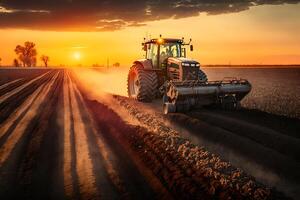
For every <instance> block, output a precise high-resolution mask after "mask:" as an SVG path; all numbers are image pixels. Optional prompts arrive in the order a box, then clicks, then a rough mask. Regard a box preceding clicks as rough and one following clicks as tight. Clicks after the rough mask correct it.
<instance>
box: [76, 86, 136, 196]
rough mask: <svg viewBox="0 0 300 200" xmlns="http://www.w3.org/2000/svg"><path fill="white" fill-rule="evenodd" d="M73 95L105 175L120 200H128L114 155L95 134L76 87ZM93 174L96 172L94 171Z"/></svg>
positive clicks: (100, 137)
mask: <svg viewBox="0 0 300 200" xmlns="http://www.w3.org/2000/svg"><path fill="white" fill-rule="evenodd" d="M74 90H75V95H76V98H77V100H78V102H79V106H80V108H81V111H82V112H81V115H82V116H83V117H85V122H86V127H87V129H88V130H87V132H88V133H90V134H89V135H88V138H89V140H90V142H89V143H90V144H92V143H93V142H94V141H96V144H95V146H97V147H98V149H99V153H100V156H101V158H102V159H101V160H102V161H103V166H104V167H105V170H106V172H107V175H108V176H109V178H110V181H111V182H112V183H113V185H114V187H115V188H116V189H117V190H118V193H119V194H120V196H121V198H128V197H129V195H130V194H129V193H128V191H127V189H126V187H125V185H124V181H123V180H122V179H121V178H120V175H119V173H118V172H117V171H116V169H115V166H114V164H113V162H114V160H116V158H115V155H114V154H113V153H112V151H111V150H110V148H109V147H108V146H107V145H106V144H105V142H104V141H103V138H102V136H101V135H100V134H96V133H97V130H96V129H95V125H94V122H93V120H92V118H91V116H90V114H89V112H88V110H87V108H86V105H85V103H84V100H83V98H82V96H81V94H80V92H79V90H78V89H77V87H76V85H74ZM95 173H97V171H96V170H95Z"/></svg>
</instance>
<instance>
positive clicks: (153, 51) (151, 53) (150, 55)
mask: <svg viewBox="0 0 300 200" xmlns="http://www.w3.org/2000/svg"><path fill="white" fill-rule="evenodd" d="M148 45H150V46H148V49H147V59H149V60H151V61H152V66H153V67H154V68H157V53H158V45H157V44H148Z"/></svg>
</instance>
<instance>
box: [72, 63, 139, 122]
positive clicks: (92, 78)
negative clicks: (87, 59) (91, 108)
mask: <svg viewBox="0 0 300 200" xmlns="http://www.w3.org/2000/svg"><path fill="white" fill-rule="evenodd" d="M72 74H73V75H74V76H75V78H76V80H77V81H78V82H79V83H80V87H81V88H82V89H84V90H85V91H87V92H86V94H85V95H86V96H87V97H88V99H96V100H100V101H101V103H103V104H104V105H107V106H108V107H110V108H112V109H113V110H114V111H115V112H117V113H118V114H120V115H122V118H123V119H124V120H125V121H127V122H130V123H131V124H133V125H141V123H139V122H138V120H136V119H135V118H134V117H132V116H131V115H129V114H128V112H127V111H126V110H125V109H121V108H122V107H120V106H119V105H118V104H117V103H116V101H115V100H114V98H113V97H112V94H118V95H121V96H127V74H128V69H127V68H118V69H111V70H106V71H97V70H94V69H82V68H80V69H74V70H72Z"/></svg>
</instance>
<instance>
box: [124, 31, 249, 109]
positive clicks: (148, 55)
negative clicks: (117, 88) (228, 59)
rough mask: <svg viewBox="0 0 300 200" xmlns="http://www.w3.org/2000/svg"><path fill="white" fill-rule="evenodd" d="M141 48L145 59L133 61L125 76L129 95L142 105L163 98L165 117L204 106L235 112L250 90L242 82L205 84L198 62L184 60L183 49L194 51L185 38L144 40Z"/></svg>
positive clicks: (243, 81)
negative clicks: (218, 107) (233, 110)
mask: <svg viewBox="0 0 300 200" xmlns="http://www.w3.org/2000/svg"><path fill="white" fill-rule="evenodd" d="M142 46H143V50H144V51H145V58H143V59H139V60H136V61H134V63H133V65H132V67H131V68H130V70H129V73H128V79H127V91H128V96H129V97H130V98H133V99H136V100H138V101H141V102H151V101H152V100H153V99H156V98H162V100H163V112H164V114H168V113H174V112H186V111H189V110H191V109H193V108H198V107H202V106H206V105H217V106H221V107H222V108H224V109H237V108H238V107H239V106H240V101H241V100H242V99H243V98H244V97H245V96H246V95H247V94H248V93H249V92H250V91H251V84H250V83H249V82H248V81H247V80H245V79H237V78H224V79H223V80H217V81H208V78H207V76H206V74H205V73H204V71H203V70H202V68H201V66H200V63H199V62H198V61H196V60H193V59H188V58H186V52H187V48H186V47H187V46H189V49H190V51H193V49H194V48H193V45H192V44H191V39H190V41H189V42H188V43H185V42H184V38H182V39H172V38H162V37H161V36H160V37H159V38H156V39H150V40H145V39H144V42H143V43H142Z"/></svg>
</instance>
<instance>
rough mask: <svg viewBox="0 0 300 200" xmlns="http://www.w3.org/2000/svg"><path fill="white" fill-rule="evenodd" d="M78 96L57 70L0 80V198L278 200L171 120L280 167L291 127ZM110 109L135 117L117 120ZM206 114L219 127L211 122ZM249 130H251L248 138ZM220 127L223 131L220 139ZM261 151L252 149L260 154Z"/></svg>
mask: <svg viewBox="0 0 300 200" xmlns="http://www.w3.org/2000/svg"><path fill="white" fill-rule="evenodd" d="M14 72H15V71H14ZM14 72H12V73H14ZM1 76H2V74H0V78H1ZM10 77H13V76H12V75H10ZM88 94H89V91H88V90H86V88H83V87H81V85H80V83H79V82H78V81H77V80H76V77H74V76H73V74H72V73H71V72H69V71H68V70H63V69H57V70H45V71H44V72H43V73H40V74H36V75H35V76H29V75H24V76H17V77H16V78H15V79H10V80H7V81H4V82H3V83H1V85H0V199H288V197H287V196H286V195H285V194H283V193H282V192H279V191H278V190H277V189H275V188H273V187H271V186H270V185H266V184H262V183H261V182H260V181H257V180H256V179H255V177H254V176H252V175H251V174H249V173H247V172H245V171H244V170H243V169H242V168H237V167H235V166H234V165H232V164H231V163H230V162H228V161H226V160H224V159H223V158H221V157H220V156H219V155H216V154H213V153H211V152H210V151H209V150H207V149H206V147H205V146H203V145H200V144H198V143H197V142H194V141H193V140H191V139H190V138H189V137H186V136H184V135H182V134H181V132H180V131H178V129H176V128H174V126H173V125H174V124H172V123H175V124H176V125H178V126H179V125H180V123H183V125H185V127H188V128H189V129H190V132H191V133H194V132H195V131H199V129H198V128H203V126H201V124H202V123H206V124H209V125H207V127H209V128H210V129H209V128H207V127H204V128H205V130H210V131H211V132H210V134H209V135H210V136H208V140H211V141H214V142H216V143H222V142H224V145H226V144H227V146H230V145H231V146H234V145H233V144H234V142H231V143H230V140H231V139H232V138H239V137H242V138H244V139H241V141H242V142H243V141H244V140H246V139H247V140H250V141H254V142H255V143H257V144H258V146H259V145H261V146H263V147H264V148H262V150H265V149H267V150H268V151H270V152H271V153H273V154H272V156H273V159H274V162H273V163H275V164H276V165H275V166H277V167H278V165H277V159H283V161H284V162H288V163H289V165H290V167H291V168H290V171H292V170H296V169H297V168H293V167H297V166H295V165H296V164H297V163H298V161H299V154H297V153H296V152H295V151H298V149H297V145H298V140H297V139H294V138H296V132H293V131H290V130H289V129H284V128H282V129H284V130H285V131H286V132H285V134H282V133H281V132H280V133H278V132H276V130H273V129H267V130H265V129H262V128H261V125H259V124H257V126H259V128H258V127H255V126H254V127H253V126H250V125H249V124H247V123H250V121H251V120H255V119H249V120H247V122H243V123H240V121H238V120H240V118H239V117H236V116H234V115H231V114H230V116H227V113H222V112H218V115H215V114H211V113H210V112H212V111H206V112H202V111H201V113H198V111H197V112H191V113H189V114H179V115H172V116H169V117H168V118H165V117H164V116H162V115H160V114H157V113H156V111H153V112H152V111H151V112H150V111H149V112H148V111H147V108H145V109H143V107H142V106H141V107H140V106H139V105H138V103H135V102H132V101H131V100H129V99H128V98H125V97H119V96H115V97H114V98H112V101H113V102H111V105H110V104H109V103H108V104H107V102H102V101H101V100H99V99H97V100H93V99H90V98H89V95H88ZM150 107H151V105H150ZM116 108H117V109H116ZM118 109H119V110H120V111H121V110H125V112H127V113H128V116H132V117H133V118H134V119H135V120H137V121H139V124H130V123H129V122H127V121H126V120H124V118H123V117H122V115H124V112H123V113H122V114H121V113H119V112H118ZM201 117H203V118H205V119H206V120H207V121H204V120H202V119H201ZM234 117H236V118H234ZM250 117H251V116H250ZM188 119H189V120H190V121H192V123H191V122H190V121H189V120H188ZM216 119H218V120H221V121H223V124H222V123H217V124H213V123H214V122H215V121H216ZM226 120H227V121H226ZM290 123H292V122H290ZM234 124H238V126H236V127H235V126H233V125H234ZM198 126H200V127H198ZM215 126H216V127H218V129H220V130H221V131H219V132H216V131H215V129H213V127H215ZM278 126H279V127H280V125H278ZM251 128H252V129H255V130H258V131H260V132H257V135H253V134H251V133H252V132H253V130H252V129H251ZM264 128H266V127H264ZM267 128H268V127H267ZM239 129H241V130H243V132H245V133H244V134H243V135H242V136H241V135H239V134H238V130H239ZM225 130H226V131H227V132H229V133H230V136H227V137H226V136H224V135H225V133H227V132H226V131H225ZM280 130H281V129H280ZM274 131H275V132H276V133H274ZM202 134H205V132H203V133H202ZM276 134H277V135H276ZM222 135H223V136H222ZM202 136H204V135H202ZM219 136H220V137H219ZM273 136H276V137H275V138H274V137H273ZM230 137H232V138H230ZM245 138H246V139H245ZM268 138H269V139H270V140H268ZM276 138H277V139H276ZM298 139H299V138H298ZM278 141H280V142H278ZM277 142H278V143H277ZM240 144H241V145H244V143H240ZM287 144H290V145H287ZM236 147H238V146H236ZM240 148H241V149H246V150H245V152H248V151H249V149H248V146H245V147H243V146H242V147H240ZM237 149H238V148H237ZM262 150H261V149H258V153H259V152H262V153H266V152H268V151H265V152H264V151H262ZM240 151H241V152H243V150H240ZM255 152H256V153H257V151H255ZM289 152H291V153H289ZM250 155H252V154H250ZM252 156H253V157H255V156H254V154H253V155H252ZM276 156H277V157H276ZM258 157H260V155H258ZM266 160H267V161H265V162H266V163H267V162H270V159H269V160H268V159H266ZM266 166H267V165H266ZM284 166H285V165H284ZM268 167H270V169H273V168H272V165H271V164H269V165H268ZM285 167H286V168H284V167H283V168H281V167H280V166H279V169H278V170H282V169H286V170H287V169H288V167H287V166H285ZM287 171H288V170H287ZM283 173H284V174H283V175H289V173H288V172H286V171H283ZM297 176H298V174H297V173H295V177H294V178H295V179H297Z"/></svg>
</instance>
